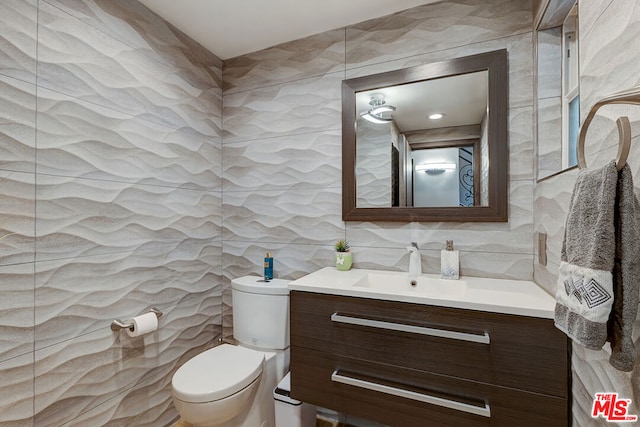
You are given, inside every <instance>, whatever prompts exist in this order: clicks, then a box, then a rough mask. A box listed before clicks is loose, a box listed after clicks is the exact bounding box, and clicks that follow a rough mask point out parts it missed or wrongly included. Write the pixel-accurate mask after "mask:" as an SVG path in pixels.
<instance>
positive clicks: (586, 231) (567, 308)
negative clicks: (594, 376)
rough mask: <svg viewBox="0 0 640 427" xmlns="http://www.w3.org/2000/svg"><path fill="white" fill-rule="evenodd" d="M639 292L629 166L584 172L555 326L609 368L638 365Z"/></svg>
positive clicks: (638, 209)
mask: <svg viewBox="0 0 640 427" xmlns="http://www.w3.org/2000/svg"><path fill="white" fill-rule="evenodd" d="M639 292H640V204H639V203H638V199H637V197H636V196H635V194H634V187H633V178H632V175H631V170H630V168H629V166H628V165H625V166H624V167H623V168H622V170H621V171H620V172H619V173H618V172H617V170H616V165H615V162H611V163H609V164H608V165H606V166H605V167H603V168H600V169H596V170H584V171H580V174H579V175H578V179H577V180H576V184H575V187H574V191H573V194H572V195H571V201H570V205H569V214H568V216H567V225H566V228H565V236H564V242H563V245H562V259H561V263H560V274H559V277H558V286H557V291H556V309H555V324H556V327H557V328H558V329H560V330H562V331H563V332H565V333H566V334H567V335H568V336H569V337H570V338H571V339H572V340H574V341H575V342H576V343H579V344H582V345H583V346H585V347H586V348H589V349H592V350H599V349H601V348H602V346H603V345H604V344H605V342H606V341H609V342H610V343H611V357H610V358H609V363H610V364H611V365H612V366H613V367H615V368H616V369H619V370H621V371H631V370H633V367H634V365H635V360H636V350H635V346H634V343H633V338H632V334H633V323H634V321H635V319H636V315H637V311H638V301H639Z"/></svg>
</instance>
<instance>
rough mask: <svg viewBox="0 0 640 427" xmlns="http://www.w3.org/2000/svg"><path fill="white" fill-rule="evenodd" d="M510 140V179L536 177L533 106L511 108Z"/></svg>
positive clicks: (509, 122)
mask: <svg viewBox="0 0 640 427" xmlns="http://www.w3.org/2000/svg"><path fill="white" fill-rule="evenodd" d="M507 129H508V132H509V133H508V138H509V139H508V141H509V181H513V180H528V181H530V182H531V180H533V177H534V172H533V171H534V168H533V107H531V106H526V107H521V108H510V109H509V115H508V122H507Z"/></svg>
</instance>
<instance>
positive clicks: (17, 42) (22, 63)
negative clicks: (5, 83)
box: [0, 0, 38, 84]
mask: <svg viewBox="0 0 640 427" xmlns="http://www.w3.org/2000/svg"><path fill="white" fill-rule="evenodd" d="M2 15H3V25H2V31H0V74H2V75H4V76H9V77H13V78H16V79H20V80H23V81H25V82H29V83H32V84H35V82H36V44H37V42H36V32H37V18H38V9H37V0H3V2H2Z"/></svg>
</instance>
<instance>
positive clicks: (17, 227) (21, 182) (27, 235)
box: [0, 170, 35, 306]
mask: <svg viewBox="0 0 640 427" xmlns="http://www.w3.org/2000/svg"><path fill="white" fill-rule="evenodd" d="M0 212H2V217H1V218H0V266H2V265H10V264H20V263H28V262H33V260H34V253H33V251H34V245H35V240H34V223H35V176H34V174H32V173H24V172H10V171H4V170H0ZM0 306H2V303H1V302H0Z"/></svg>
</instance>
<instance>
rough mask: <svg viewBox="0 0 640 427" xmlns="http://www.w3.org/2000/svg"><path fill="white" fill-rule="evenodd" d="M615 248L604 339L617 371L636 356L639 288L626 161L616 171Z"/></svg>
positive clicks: (636, 214)
mask: <svg viewBox="0 0 640 427" xmlns="http://www.w3.org/2000/svg"><path fill="white" fill-rule="evenodd" d="M614 219H615V221H614V222H615V230H616V231H615V234H616V249H615V263H614V267H613V295H614V296H613V309H612V311H611V315H610V316H609V322H608V330H607V335H608V337H607V341H609V342H610V343H611V357H610V358H609V363H610V364H611V365H612V366H613V367H614V368H616V369H619V370H621V371H632V370H633V366H634V365H635V360H636V349H635V346H634V344H633V338H632V334H633V323H634V321H635V320H636V315H637V313H638V298H639V295H638V292H640V204H638V199H637V197H636V196H635V194H634V189H633V177H632V176H631V169H630V168H629V165H625V166H624V167H623V168H622V170H621V171H620V173H619V177H618V186H617V198H616V211H615V218H614Z"/></svg>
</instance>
